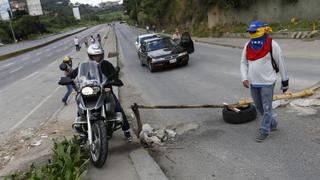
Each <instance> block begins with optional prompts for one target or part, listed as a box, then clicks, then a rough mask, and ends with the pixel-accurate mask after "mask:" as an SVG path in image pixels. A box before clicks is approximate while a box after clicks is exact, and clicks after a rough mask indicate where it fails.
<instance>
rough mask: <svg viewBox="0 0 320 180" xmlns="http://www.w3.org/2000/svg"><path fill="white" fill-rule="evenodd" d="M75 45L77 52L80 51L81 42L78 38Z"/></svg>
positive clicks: (75, 39) (75, 38)
mask: <svg viewBox="0 0 320 180" xmlns="http://www.w3.org/2000/svg"><path fill="white" fill-rule="evenodd" d="M73 41H74V45H75V46H76V51H80V42H79V39H78V37H77V36H76V37H74V40H73Z"/></svg>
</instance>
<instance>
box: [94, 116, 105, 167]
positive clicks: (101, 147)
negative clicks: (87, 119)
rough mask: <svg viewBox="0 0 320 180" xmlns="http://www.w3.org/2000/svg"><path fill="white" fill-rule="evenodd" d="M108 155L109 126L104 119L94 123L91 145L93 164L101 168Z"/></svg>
mask: <svg viewBox="0 0 320 180" xmlns="http://www.w3.org/2000/svg"><path fill="white" fill-rule="evenodd" d="M107 156H108V138H107V128H106V125H105V124H104V122H103V121H95V122H94V123H92V145H91V146H90V158H91V162H92V164H93V165H94V166H95V167H97V168H100V167H102V166H103V165H104V163H105V161H106V159H107Z"/></svg>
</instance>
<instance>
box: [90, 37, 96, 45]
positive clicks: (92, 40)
mask: <svg viewBox="0 0 320 180" xmlns="http://www.w3.org/2000/svg"><path fill="white" fill-rule="evenodd" d="M89 41H90V43H91V44H94V43H95V42H96V40H95V39H94V37H93V36H90V38H89Z"/></svg>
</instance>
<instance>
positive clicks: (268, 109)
mask: <svg viewBox="0 0 320 180" xmlns="http://www.w3.org/2000/svg"><path fill="white" fill-rule="evenodd" d="M250 90H251V96H252V99H253V101H254V104H255V105H256V108H257V109H258V111H259V112H260V114H261V116H262V120H261V125H260V133H265V134H269V133H270V130H271V129H272V128H276V127H277V124H278V123H277V121H276V118H275V116H274V115H273V114H272V97H273V91H274V85H265V86H260V87H255V86H251V87H250Z"/></svg>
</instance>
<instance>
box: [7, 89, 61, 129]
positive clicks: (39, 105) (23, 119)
mask: <svg viewBox="0 0 320 180" xmlns="http://www.w3.org/2000/svg"><path fill="white" fill-rule="evenodd" d="M60 87H61V86H58V87H57V88H56V89H55V90H54V91H53V92H52V93H51V94H50V95H49V96H47V97H46V98H45V99H44V100H42V101H41V102H40V103H39V104H38V105H37V106H36V107H34V108H33V109H32V110H31V111H30V112H29V113H28V114H27V115H26V116H25V117H24V118H22V119H21V120H20V121H19V122H18V123H17V124H15V125H14V126H13V127H11V128H10V129H9V131H12V130H14V129H16V128H17V127H18V126H20V125H21V124H22V123H23V122H24V121H25V120H27V119H28V118H29V117H30V116H31V115H32V114H33V113H34V112H35V111H36V110H38V109H39V108H40V107H41V106H42V105H43V104H44V103H45V102H46V101H47V100H48V99H49V98H51V96H53V95H54V93H56V92H57V91H58V89H59V88H60Z"/></svg>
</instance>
